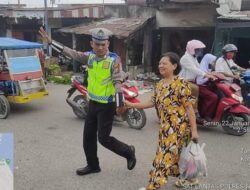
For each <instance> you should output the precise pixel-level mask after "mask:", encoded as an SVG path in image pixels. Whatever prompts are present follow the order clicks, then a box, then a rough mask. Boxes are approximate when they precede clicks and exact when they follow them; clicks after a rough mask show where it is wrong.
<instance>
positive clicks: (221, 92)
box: [199, 77, 250, 136]
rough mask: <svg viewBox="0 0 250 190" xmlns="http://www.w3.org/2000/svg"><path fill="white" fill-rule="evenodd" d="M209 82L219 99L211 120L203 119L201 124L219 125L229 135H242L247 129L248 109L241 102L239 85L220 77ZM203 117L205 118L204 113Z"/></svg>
mask: <svg viewBox="0 0 250 190" xmlns="http://www.w3.org/2000/svg"><path fill="white" fill-rule="evenodd" d="M211 84H212V87H213V89H214V90H215V92H217V95H218V97H219V101H218V104H217V110H216V113H215V115H214V117H213V118H210V119H211V120H209V121H208V120H207V121H205V122H204V123H203V125H205V126H215V125H216V126H217V125H221V126H222V128H223V129H224V130H225V131H226V132H227V133H229V134H231V135H236V136H241V135H244V134H245V133H246V132H247V131H248V126H249V120H250V109H249V108H247V107H246V106H244V105H243V103H242V102H243V98H242V96H241V88H240V86H238V85H237V84H235V83H229V82H227V81H225V80H224V79H223V78H220V77H218V79H217V80H215V81H212V82H211ZM208 98H209V97H208ZM199 104H200V105H202V100H201V99H199ZM201 109H207V108H205V107H202V106H200V107H199V111H201ZM203 117H204V118H206V115H205V116H203ZM204 120H205V119H204Z"/></svg>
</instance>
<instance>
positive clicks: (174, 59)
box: [161, 52, 181, 75]
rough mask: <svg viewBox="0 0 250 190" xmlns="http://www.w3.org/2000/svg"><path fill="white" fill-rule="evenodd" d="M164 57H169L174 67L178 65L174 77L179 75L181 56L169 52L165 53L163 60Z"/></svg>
mask: <svg viewBox="0 0 250 190" xmlns="http://www.w3.org/2000/svg"><path fill="white" fill-rule="evenodd" d="M163 57H168V58H169V60H170V62H171V63H172V64H173V65H174V64H176V65H177V67H176V69H175V70H174V75H178V74H179V73H180V71H181V64H180V57H179V55H177V54H176V53H174V52H167V53H164V54H162V56H161V58H163Z"/></svg>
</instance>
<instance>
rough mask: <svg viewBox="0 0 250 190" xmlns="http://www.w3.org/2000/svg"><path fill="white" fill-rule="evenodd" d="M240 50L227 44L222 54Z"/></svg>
mask: <svg viewBox="0 0 250 190" xmlns="http://www.w3.org/2000/svg"><path fill="white" fill-rule="evenodd" d="M237 51H238V48H237V47H236V46H235V45H234V44H227V45H225V46H224V47H223V48H222V54H225V53H227V52H237Z"/></svg>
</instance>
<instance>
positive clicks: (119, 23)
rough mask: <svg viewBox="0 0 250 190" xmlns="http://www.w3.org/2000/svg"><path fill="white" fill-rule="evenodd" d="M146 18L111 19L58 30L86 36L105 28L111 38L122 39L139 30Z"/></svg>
mask: <svg viewBox="0 0 250 190" xmlns="http://www.w3.org/2000/svg"><path fill="white" fill-rule="evenodd" d="M147 20H148V19H147V18H111V19H108V20H104V21H101V22H95V23H90V24H81V25H78V26H74V27H66V28H62V29H59V30H58V31H59V32H63V33H75V34H87V35H89V34H90V33H89V30H91V29H93V28H97V27H98V28H107V29H109V30H110V31H112V33H113V36H115V37H117V38H119V39H123V38H127V37H129V36H130V35H131V34H133V33H134V32H135V31H137V30H139V29H140V28H142V27H143V26H144V24H145V23H146V22H147Z"/></svg>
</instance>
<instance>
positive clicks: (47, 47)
mask: <svg viewBox="0 0 250 190" xmlns="http://www.w3.org/2000/svg"><path fill="white" fill-rule="evenodd" d="M44 27H45V31H46V33H47V34H48V35H50V33H49V23H48V6H47V0H44ZM46 53H47V55H48V56H49V55H50V53H49V45H48V44H46Z"/></svg>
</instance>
